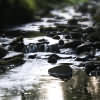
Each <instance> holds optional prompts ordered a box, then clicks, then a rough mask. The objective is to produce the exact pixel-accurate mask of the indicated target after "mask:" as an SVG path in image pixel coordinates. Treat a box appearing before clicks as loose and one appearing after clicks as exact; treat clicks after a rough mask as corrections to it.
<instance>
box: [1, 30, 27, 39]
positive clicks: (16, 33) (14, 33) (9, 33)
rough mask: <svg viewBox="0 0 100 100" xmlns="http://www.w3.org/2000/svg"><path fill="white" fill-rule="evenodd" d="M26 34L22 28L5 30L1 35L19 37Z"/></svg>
mask: <svg viewBox="0 0 100 100" xmlns="http://www.w3.org/2000/svg"><path fill="white" fill-rule="evenodd" d="M24 34H25V33H24V32H23V31H20V30H11V31H4V32H2V33H1V34H0V35H1V36H3V37H10V38H13V37H18V36H21V35H24Z"/></svg>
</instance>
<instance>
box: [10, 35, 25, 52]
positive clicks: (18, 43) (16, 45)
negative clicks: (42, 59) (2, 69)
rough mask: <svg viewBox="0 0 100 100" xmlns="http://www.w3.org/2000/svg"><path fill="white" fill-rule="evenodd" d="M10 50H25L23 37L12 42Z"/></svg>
mask: <svg viewBox="0 0 100 100" xmlns="http://www.w3.org/2000/svg"><path fill="white" fill-rule="evenodd" d="M9 50H12V51H16V52H24V43H23V37H22V36H20V37H17V38H16V39H15V40H14V41H13V42H12V43H10V47H9Z"/></svg>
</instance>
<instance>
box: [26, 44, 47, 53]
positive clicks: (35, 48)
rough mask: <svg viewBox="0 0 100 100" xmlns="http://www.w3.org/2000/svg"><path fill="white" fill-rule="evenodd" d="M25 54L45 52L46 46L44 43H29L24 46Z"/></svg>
mask: <svg viewBox="0 0 100 100" xmlns="http://www.w3.org/2000/svg"><path fill="white" fill-rule="evenodd" d="M24 51H25V53H34V52H47V51H48V44H46V43H37V44H35V43H30V44H29V45H26V46H25V50H24Z"/></svg>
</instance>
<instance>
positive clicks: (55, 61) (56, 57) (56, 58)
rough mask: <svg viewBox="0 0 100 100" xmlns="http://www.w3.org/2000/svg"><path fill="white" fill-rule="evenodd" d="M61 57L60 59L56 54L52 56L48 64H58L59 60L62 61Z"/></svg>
mask: <svg viewBox="0 0 100 100" xmlns="http://www.w3.org/2000/svg"><path fill="white" fill-rule="evenodd" d="M60 58H61V57H59V56H58V55H56V54H52V55H50V56H49V57H48V62H49V63H57V60H58V59H60Z"/></svg>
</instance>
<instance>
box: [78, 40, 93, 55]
mask: <svg viewBox="0 0 100 100" xmlns="http://www.w3.org/2000/svg"><path fill="white" fill-rule="evenodd" d="M92 47H93V45H92V43H91V42H85V43H82V44H81V45H79V46H77V48H76V53H77V54H80V53H83V52H89V51H90V50H91V48H92Z"/></svg>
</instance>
